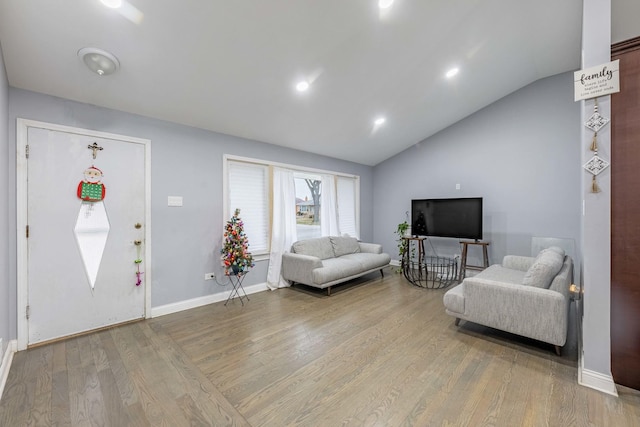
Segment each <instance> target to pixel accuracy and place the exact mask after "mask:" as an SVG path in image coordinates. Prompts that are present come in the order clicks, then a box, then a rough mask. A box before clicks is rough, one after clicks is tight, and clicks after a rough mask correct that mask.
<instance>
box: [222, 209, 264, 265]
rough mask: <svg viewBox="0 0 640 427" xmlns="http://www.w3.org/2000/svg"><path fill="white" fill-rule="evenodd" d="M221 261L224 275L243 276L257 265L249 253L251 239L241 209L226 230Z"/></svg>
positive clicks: (237, 210) (228, 222) (234, 215)
mask: <svg viewBox="0 0 640 427" xmlns="http://www.w3.org/2000/svg"><path fill="white" fill-rule="evenodd" d="M220 254H221V256H220V259H221V260H222V264H223V266H224V274H225V275H227V276H229V275H232V274H233V275H237V276H241V275H243V274H245V273H247V272H248V271H249V269H250V268H251V267H253V266H254V265H255V264H254V263H253V256H252V255H251V252H249V239H248V238H247V235H246V234H245V233H244V223H243V222H242V220H241V219H240V209H236V210H235V213H234V214H233V216H232V217H231V219H230V220H229V221H227V225H226V226H225V229H224V235H223V244H222V249H221V250H220Z"/></svg>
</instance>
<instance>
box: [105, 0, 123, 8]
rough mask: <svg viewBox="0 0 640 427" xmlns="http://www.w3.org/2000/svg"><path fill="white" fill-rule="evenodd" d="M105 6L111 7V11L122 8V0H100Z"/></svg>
mask: <svg viewBox="0 0 640 427" xmlns="http://www.w3.org/2000/svg"><path fill="white" fill-rule="evenodd" d="M100 1H101V2H102V4H103V5H105V6H107V7H110V8H111V9H117V8H119V7H120V6H122V0H100Z"/></svg>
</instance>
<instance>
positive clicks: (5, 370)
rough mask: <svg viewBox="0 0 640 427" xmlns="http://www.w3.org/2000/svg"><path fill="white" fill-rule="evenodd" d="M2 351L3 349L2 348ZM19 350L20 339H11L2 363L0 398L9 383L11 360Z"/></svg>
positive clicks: (0, 370) (0, 369)
mask: <svg viewBox="0 0 640 427" xmlns="http://www.w3.org/2000/svg"><path fill="white" fill-rule="evenodd" d="M0 351H2V349H1V348H0ZM16 351H18V341H17V340H11V341H9V342H8V343H7V350H6V351H5V352H4V356H3V357H2V364H0V399H1V398H2V393H3V392H4V386H5V384H6V383H7V378H8V377H9V369H11V362H12V361H13V355H14V354H15V353H16Z"/></svg>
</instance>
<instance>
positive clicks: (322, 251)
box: [282, 236, 391, 295]
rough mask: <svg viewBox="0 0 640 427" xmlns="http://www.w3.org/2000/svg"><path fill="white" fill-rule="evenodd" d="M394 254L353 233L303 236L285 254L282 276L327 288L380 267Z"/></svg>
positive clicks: (292, 280) (283, 256) (385, 264)
mask: <svg viewBox="0 0 640 427" xmlns="http://www.w3.org/2000/svg"><path fill="white" fill-rule="evenodd" d="M389 262H391V257H390V256H389V254H386V253H384V252H382V246H381V245H378V244H375V243H362V242H359V241H358V240H357V239H355V238H353V237H339V236H331V237H318V238H314V239H306V240H299V241H297V242H295V243H294V244H293V245H292V246H291V252H290V253H285V254H283V255H282V277H283V278H284V279H285V280H288V281H289V282H291V283H292V284H295V283H301V284H304V285H308V286H313V287H316V288H320V289H326V290H327V295H331V287H332V286H333V285H336V284H338V283H342V282H345V281H347V280H351V279H354V278H356V277H360V276H362V275H364V274H367V273H371V272H373V271H376V270H380V273H381V274H383V276H384V273H383V272H382V269H383V268H384V267H386V266H388V265H389Z"/></svg>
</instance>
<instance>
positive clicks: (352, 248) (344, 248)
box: [329, 236, 360, 256]
mask: <svg viewBox="0 0 640 427" xmlns="http://www.w3.org/2000/svg"><path fill="white" fill-rule="evenodd" d="M329 240H331V246H333V253H334V255H335V256H342V255H347V254H357V253H359V252H360V244H359V243H358V239H356V238H355V237H340V236H331V237H329Z"/></svg>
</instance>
